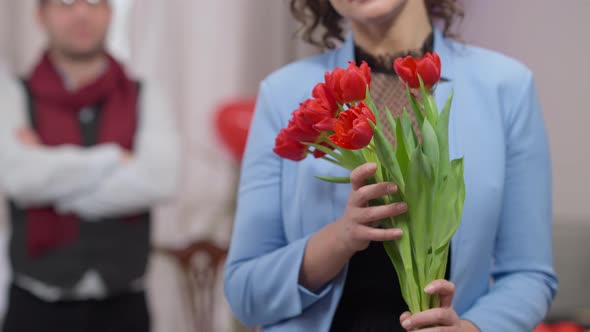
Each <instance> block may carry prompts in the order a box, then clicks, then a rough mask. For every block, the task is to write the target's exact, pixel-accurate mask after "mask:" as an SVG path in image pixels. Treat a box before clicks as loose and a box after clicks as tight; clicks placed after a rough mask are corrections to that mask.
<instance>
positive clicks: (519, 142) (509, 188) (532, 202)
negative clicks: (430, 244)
mask: <svg viewBox="0 0 590 332" xmlns="http://www.w3.org/2000/svg"><path fill="white" fill-rule="evenodd" d="M523 76H524V78H522V79H521V80H520V82H519V83H520V84H519V85H518V86H519V87H522V88H520V89H519V90H520V91H521V92H520V94H517V95H516V97H515V100H516V103H515V107H513V108H512V109H511V110H510V113H507V114H506V115H505V119H504V121H505V136H506V164H505V168H506V169H505V183H504V197H503V206H502V213H501V220H500V226H499V231H498V233H497V238H496V246H495V254H494V266H493V270H492V276H493V285H492V287H491V289H490V291H489V293H488V294H486V295H485V296H483V297H481V298H480V299H479V300H478V301H477V302H476V303H475V304H474V306H473V307H472V308H471V309H470V310H469V311H468V312H466V313H465V314H464V315H463V318H464V319H467V320H470V321H472V322H473V323H474V324H475V325H477V326H478V327H479V328H480V330H481V331H484V332H487V331H513V332H528V331H532V330H533V329H534V328H535V326H536V325H537V324H538V323H539V322H540V321H541V320H542V319H543V318H544V317H545V315H546V314H547V311H548V310H549V306H550V304H551V301H552V299H553V296H554V295H555V292H556V288H557V278H556V275H555V272H554V271H553V262H552V237H551V234H552V231H551V229H552V211H551V204H552V198H551V161H550V157H549V145H548V140H547V135H546V130H545V125H544V123H543V117H542V114H541V110H540V106H539V100H538V97H537V94H536V92H535V86H534V82H533V77H532V74H531V73H530V72H529V71H528V70H527V71H526V74H525V75H523Z"/></svg>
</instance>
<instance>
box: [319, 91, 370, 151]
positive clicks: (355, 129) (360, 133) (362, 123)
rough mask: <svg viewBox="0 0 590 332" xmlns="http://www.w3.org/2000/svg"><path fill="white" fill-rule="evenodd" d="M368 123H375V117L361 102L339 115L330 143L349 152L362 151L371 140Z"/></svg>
mask: <svg viewBox="0 0 590 332" xmlns="http://www.w3.org/2000/svg"><path fill="white" fill-rule="evenodd" d="M369 121H371V122H373V123H375V122H376V119H375V115H374V114H373V112H372V111H371V109H370V108H369V107H368V106H367V105H366V104H365V103H363V102H361V103H359V104H358V105H356V106H354V107H351V108H350V109H348V110H346V111H344V112H342V113H340V116H339V117H338V119H337V120H336V122H335V123H334V135H331V136H330V137H329V138H330V141H332V143H334V144H336V145H337V146H339V147H341V148H345V149H349V150H357V149H362V148H364V147H365V146H367V145H368V144H369V143H370V142H371V139H372V138H373V128H371V125H370V124H369Z"/></svg>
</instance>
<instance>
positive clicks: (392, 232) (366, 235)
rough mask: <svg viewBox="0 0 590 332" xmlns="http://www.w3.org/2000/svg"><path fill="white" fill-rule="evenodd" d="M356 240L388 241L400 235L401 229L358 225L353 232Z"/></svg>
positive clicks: (401, 233)
mask: <svg viewBox="0 0 590 332" xmlns="http://www.w3.org/2000/svg"><path fill="white" fill-rule="evenodd" d="M354 233H355V234H354V236H355V237H356V239H357V240H362V241H378V242H383V241H389V240H396V239H399V238H400V237H402V235H403V231H402V230H401V229H399V228H388V229H384V228H373V227H369V226H363V225H358V227H356V230H355V232H354Z"/></svg>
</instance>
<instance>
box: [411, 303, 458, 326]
mask: <svg viewBox="0 0 590 332" xmlns="http://www.w3.org/2000/svg"><path fill="white" fill-rule="evenodd" d="M458 322H459V317H458V316H457V314H456V313H455V311H454V310H453V309H451V308H436V309H430V310H426V311H423V312H420V313H417V314H415V315H411V316H410V317H408V318H406V319H404V320H403V321H402V326H403V327H404V329H406V330H408V331H412V330H415V329H418V328H421V327H424V326H429V325H439V326H441V327H442V326H455V325H456V324H457V323H458Z"/></svg>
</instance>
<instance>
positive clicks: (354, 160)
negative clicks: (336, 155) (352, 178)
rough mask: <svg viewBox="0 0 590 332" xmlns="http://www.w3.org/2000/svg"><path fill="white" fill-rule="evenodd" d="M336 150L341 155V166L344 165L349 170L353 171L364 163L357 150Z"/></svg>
mask: <svg viewBox="0 0 590 332" xmlns="http://www.w3.org/2000/svg"><path fill="white" fill-rule="evenodd" d="M336 149H338V151H339V152H340V154H341V155H342V164H343V165H346V168H347V169H349V170H353V169H355V168H357V167H359V166H360V165H362V164H364V163H365V162H366V161H365V158H364V157H363V155H362V153H361V152H360V151H359V150H347V149H342V148H339V147H336Z"/></svg>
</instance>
